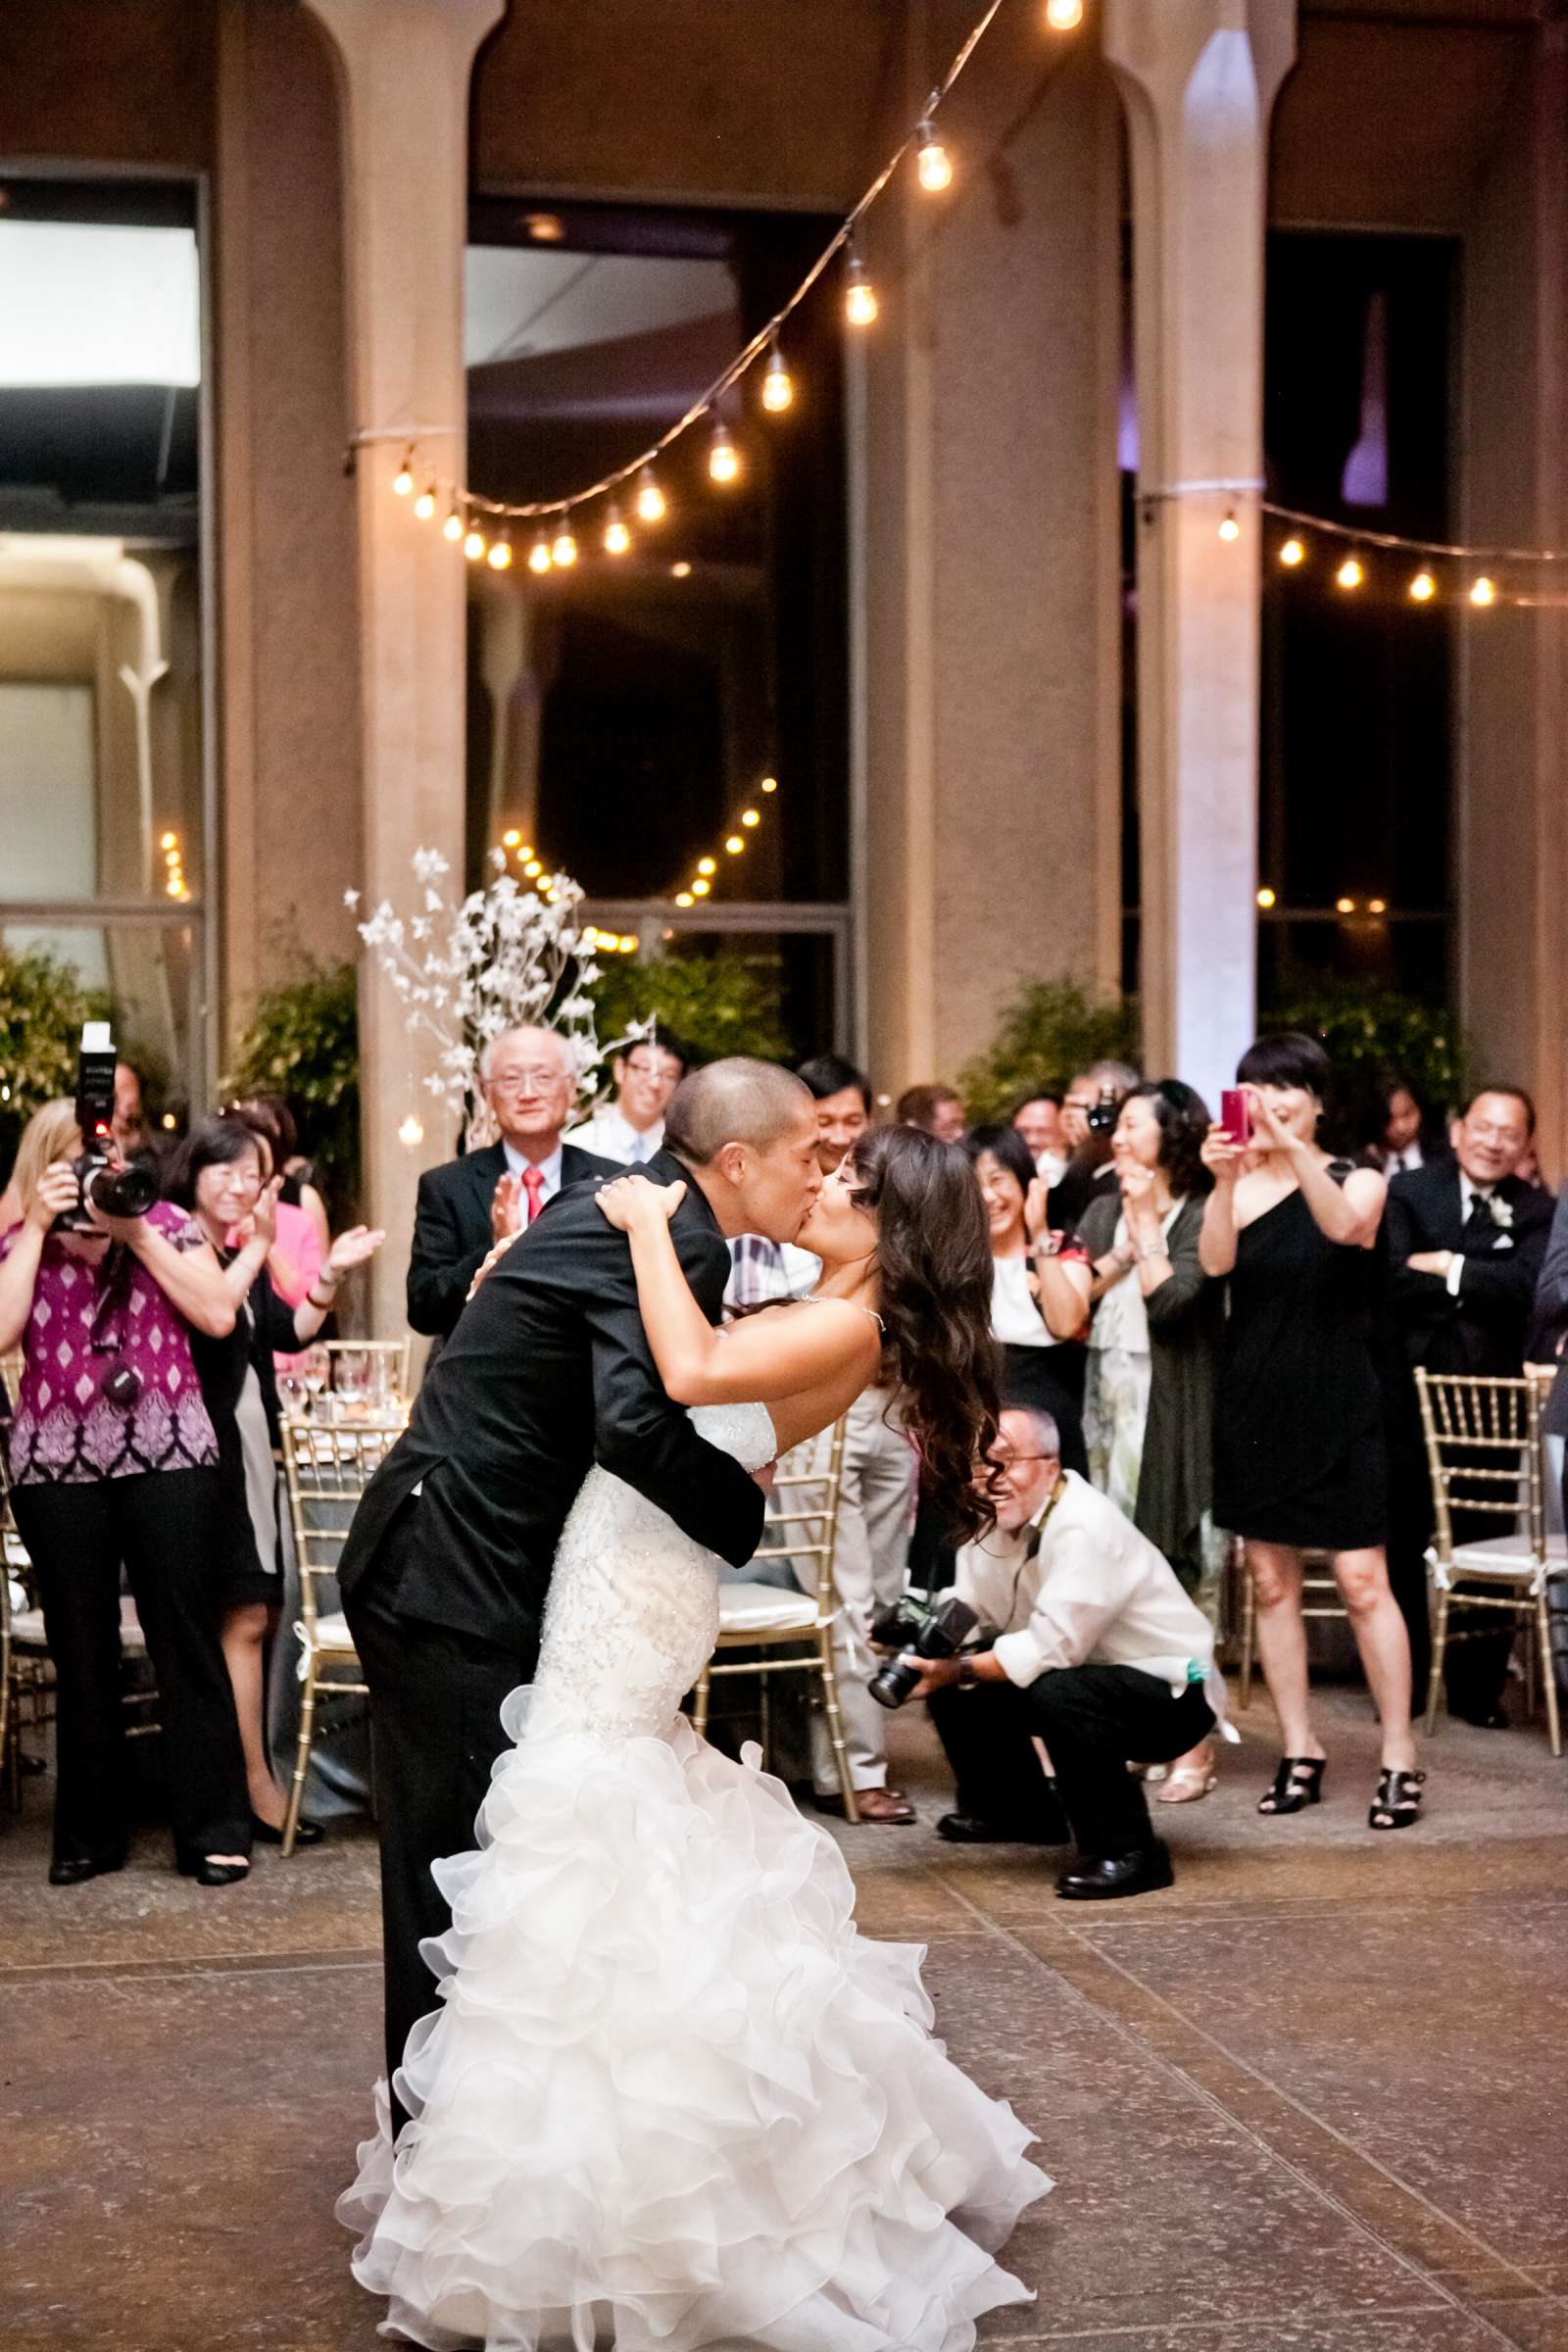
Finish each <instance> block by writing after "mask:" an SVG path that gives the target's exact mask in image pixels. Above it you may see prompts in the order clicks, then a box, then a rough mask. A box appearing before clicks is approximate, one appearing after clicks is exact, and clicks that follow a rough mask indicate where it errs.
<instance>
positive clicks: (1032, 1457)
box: [991, 1453, 1056, 1470]
mask: <svg viewBox="0 0 1568 2352" xmlns="http://www.w3.org/2000/svg"><path fill="white" fill-rule="evenodd" d="M1055 1458H1056V1457H1055V1455H1054V1453H994V1454H993V1455H992V1456H991V1466H992V1468H993V1469H995V1470H1021V1469H1022V1468H1023V1465H1024V1463H1025V1462H1054V1460H1055Z"/></svg>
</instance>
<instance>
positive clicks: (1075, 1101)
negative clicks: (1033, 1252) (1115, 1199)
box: [1047, 1061, 1138, 1233]
mask: <svg viewBox="0 0 1568 2352" xmlns="http://www.w3.org/2000/svg"><path fill="white" fill-rule="evenodd" d="M1137 1084H1138V1072H1137V1071H1136V1070H1135V1069H1134V1068H1133V1067H1132V1066H1131V1064H1130V1063H1128V1062H1125V1061H1096V1062H1091V1063H1090V1065H1089V1067H1088V1069H1087V1070H1083V1071H1081V1072H1080V1073H1079V1075H1078V1076H1077V1077H1076V1078H1074V1080H1073V1081H1072V1084H1071V1085H1070V1086H1069V1087H1068V1089H1067V1092H1066V1095H1065V1097H1064V1098H1063V1101H1062V1105H1061V1131H1062V1137H1063V1140H1064V1141H1065V1143H1066V1146H1067V1152H1068V1158H1067V1165H1066V1167H1065V1168H1064V1169H1063V1171H1062V1173H1061V1175H1060V1176H1059V1177H1058V1178H1057V1179H1056V1182H1055V1184H1054V1186H1053V1187H1052V1192H1051V1201H1050V1205H1049V1210H1048V1219H1047V1221H1048V1222H1049V1224H1050V1226H1051V1228H1052V1230H1053V1232H1054V1233H1071V1232H1072V1230H1073V1228H1074V1226H1075V1225H1076V1224H1077V1222H1078V1220H1079V1218H1080V1217H1081V1216H1082V1215H1083V1213H1084V1210H1085V1209H1086V1208H1087V1207H1088V1206H1089V1203H1090V1201H1093V1200H1094V1199H1095V1198H1096V1197H1097V1195H1098V1196H1102V1197H1103V1198H1106V1199H1109V1198H1111V1197H1112V1196H1113V1195H1114V1194H1115V1191H1116V1171H1115V1169H1114V1168H1113V1167H1112V1166H1111V1164H1110V1139H1111V1137H1112V1135H1113V1134H1114V1133H1115V1128H1116V1117H1117V1113H1118V1112H1119V1111H1120V1109H1121V1105H1122V1103H1124V1102H1125V1101H1126V1099H1127V1097H1128V1096H1129V1095H1130V1094H1131V1093H1132V1090H1133V1088H1134V1087H1135V1086H1136V1085H1137Z"/></svg>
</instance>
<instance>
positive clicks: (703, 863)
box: [697, 858, 718, 874]
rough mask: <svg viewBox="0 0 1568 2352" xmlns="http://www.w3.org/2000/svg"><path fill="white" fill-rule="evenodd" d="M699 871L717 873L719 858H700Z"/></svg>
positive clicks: (701, 872)
mask: <svg viewBox="0 0 1568 2352" xmlns="http://www.w3.org/2000/svg"><path fill="white" fill-rule="evenodd" d="M697 871H698V872H699V873H700V874H716V873H717V871H718V859H717V858H698V860H697Z"/></svg>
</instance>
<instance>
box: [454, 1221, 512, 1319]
mask: <svg viewBox="0 0 1568 2352" xmlns="http://www.w3.org/2000/svg"><path fill="white" fill-rule="evenodd" d="M521 1239H522V1228H521V1226H519V1227H518V1228H517V1231H516V1232H515V1233H509V1234H507V1235H506V1236H505V1238H504V1239H503V1240H501V1241H499V1242H497V1244H496V1246H495V1248H494V1249H493V1250H491V1252H490V1254H489V1256H488V1257H487V1258H486V1259H485V1261H484V1264H483V1265H482V1266H481V1267H480V1268H479V1271H478V1273H477V1274H475V1276H474V1278H473V1280H472V1281H471V1282H470V1283H469V1285H468V1294H467V1296H468V1299H472V1298H473V1297H474V1296H475V1294H476V1293H477V1291H478V1288H479V1285H480V1283H481V1282H483V1280H484V1278H485V1276H486V1275H487V1274H488V1273H489V1271H490V1269H491V1267H492V1266H497V1265H499V1264H500V1262H501V1260H502V1259H503V1258H504V1257H505V1256H506V1254H507V1251H508V1250H510V1249H511V1248H512V1245H513V1243H514V1242H517V1241H520V1240H521ZM464 1304H465V1305H466V1304H467V1299H465V1300H464Z"/></svg>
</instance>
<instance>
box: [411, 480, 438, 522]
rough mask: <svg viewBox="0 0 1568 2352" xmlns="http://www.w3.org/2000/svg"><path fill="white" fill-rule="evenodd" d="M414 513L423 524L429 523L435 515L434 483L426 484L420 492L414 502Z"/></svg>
mask: <svg viewBox="0 0 1568 2352" xmlns="http://www.w3.org/2000/svg"><path fill="white" fill-rule="evenodd" d="M414 512H415V513H416V515H417V516H418V517H419V520H420V521H421V522H428V521H429V519H430V517H431V515H433V514H434V513H435V484H434V482H426V483H425V485H424V488H423V489H422V490H421V491H420V492H419V495H418V497H417V499H416V500H415V502H414Z"/></svg>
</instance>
